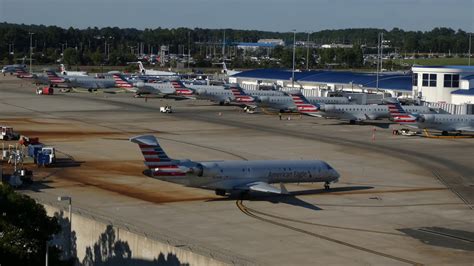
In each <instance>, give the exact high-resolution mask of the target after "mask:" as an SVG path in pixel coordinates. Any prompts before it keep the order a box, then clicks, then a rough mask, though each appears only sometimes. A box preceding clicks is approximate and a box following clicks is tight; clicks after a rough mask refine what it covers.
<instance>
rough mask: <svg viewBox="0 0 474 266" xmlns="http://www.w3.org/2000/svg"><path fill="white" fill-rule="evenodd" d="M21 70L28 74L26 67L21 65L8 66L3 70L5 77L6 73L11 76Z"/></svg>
mask: <svg viewBox="0 0 474 266" xmlns="http://www.w3.org/2000/svg"><path fill="white" fill-rule="evenodd" d="M19 69H21V70H23V71H25V72H26V65H20V64H15V65H6V66H4V67H3V68H2V73H3V75H4V76H5V74H6V73H10V75H14V74H15V73H16V72H17V70H19Z"/></svg>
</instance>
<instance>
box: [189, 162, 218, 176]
mask: <svg viewBox="0 0 474 266" xmlns="http://www.w3.org/2000/svg"><path fill="white" fill-rule="evenodd" d="M220 170H221V169H220V168H219V167H218V166H217V164H216V163H204V164H202V163H198V164H196V165H194V166H192V167H190V170H189V171H188V173H190V174H193V175H196V176H207V177H212V176H218V175H220V173H221V171H220Z"/></svg>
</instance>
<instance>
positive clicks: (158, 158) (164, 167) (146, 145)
mask: <svg viewBox="0 0 474 266" xmlns="http://www.w3.org/2000/svg"><path fill="white" fill-rule="evenodd" d="M130 141H131V142H134V143H137V144H138V146H139V147H140V150H141V152H142V154H143V157H144V158H145V165H146V166H147V167H148V169H150V170H151V173H152V175H153V176H157V177H158V176H160V177H173V176H185V175H186V173H185V172H183V171H182V170H181V169H180V168H179V165H178V163H179V161H176V160H172V159H171V158H169V157H168V155H167V154H166V153H165V151H164V150H163V149H162V148H161V146H160V144H159V143H158V140H157V139H156V138H155V137H154V136H152V135H142V136H136V137H133V138H130Z"/></svg>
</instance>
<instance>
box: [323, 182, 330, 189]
mask: <svg viewBox="0 0 474 266" xmlns="http://www.w3.org/2000/svg"><path fill="white" fill-rule="evenodd" d="M330 189H331V187H329V182H326V183H324V190H330Z"/></svg>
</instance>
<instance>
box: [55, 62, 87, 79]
mask: <svg viewBox="0 0 474 266" xmlns="http://www.w3.org/2000/svg"><path fill="white" fill-rule="evenodd" d="M60 70H61V72H60V73H61V75H64V76H88V74H87V72H85V71H68V70H66V67H65V66H64V64H61V65H60Z"/></svg>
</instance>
